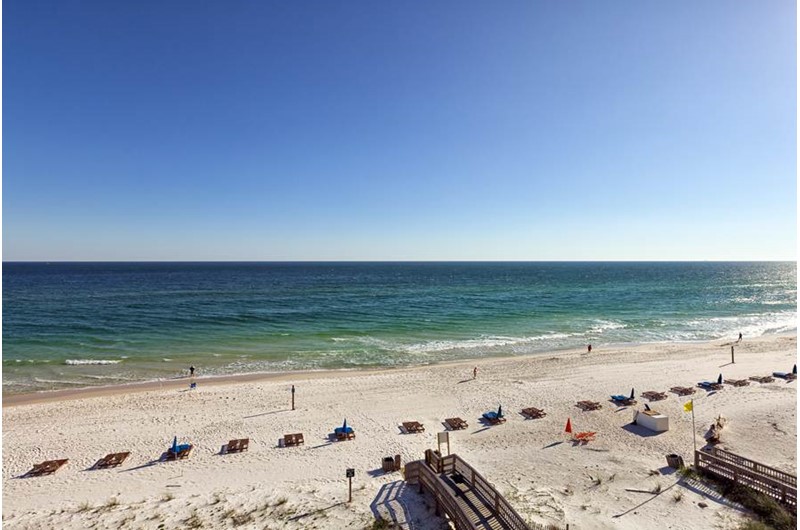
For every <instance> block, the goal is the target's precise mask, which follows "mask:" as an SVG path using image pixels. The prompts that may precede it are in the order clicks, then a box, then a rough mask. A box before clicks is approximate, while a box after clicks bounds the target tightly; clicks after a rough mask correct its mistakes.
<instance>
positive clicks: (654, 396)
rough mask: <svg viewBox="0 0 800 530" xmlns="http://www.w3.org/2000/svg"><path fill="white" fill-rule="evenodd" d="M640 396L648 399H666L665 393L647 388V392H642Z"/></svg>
mask: <svg viewBox="0 0 800 530" xmlns="http://www.w3.org/2000/svg"><path fill="white" fill-rule="evenodd" d="M642 397H645V398H647V400H648V401H661V400H662V399H667V393H666V392H656V391H655V390H648V391H647V392H642Z"/></svg>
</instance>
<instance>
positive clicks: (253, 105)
mask: <svg viewBox="0 0 800 530" xmlns="http://www.w3.org/2000/svg"><path fill="white" fill-rule="evenodd" d="M3 15H4V16H3V73H4V76H3V77H4V81H5V83H4V85H3V114H4V115H3V259H4V260H72V259H76V260H340V259H341V260H359V259H365V260H428V259H442V260H449V259H453V260H473V259H475V260H484V259H485V260H493V259H498V260H553V259H554V260H562V259H563V260H572V259H577V260H617V259H618V260H627V259H641V260H650V259H666V260H694V259H697V260H702V259H721V260H726V259H732V260H737V259H792V260H793V259H795V256H796V238H797V229H796V208H797V205H796V197H797V194H796V165H795V159H796V55H795V50H796V45H795V38H796V14H795V5H794V2H791V1H788V0H785V1H784V0H782V1H776V0H769V1H759V2H753V1H751V0H747V1H734V0H720V1H712V0H709V1H704V2H695V1H677V2H664V1H660V0H652V1H642V0H630V1H614V2H597V1H596V0H586V1H572V2H549V1H548V2H545V1H513V2H503V3H500V4H498V3H491V2H484V1H437V2H372V1H348V2H329V1H316V2H315V1H301V2H287V1H279V2H270V1H226V2H223V1H217V2H196V1H191V2H189V1H187V2H179V1H171V2H160V1H159V2H156V1H137V2H107V1H97V2H91V1H83V2H63V1H55V0H50V1H41V0H10V1H6V2H4V3H3Z"/></svg>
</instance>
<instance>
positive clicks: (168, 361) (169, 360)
mask: <svg viewBox="0 0 800 530" xmlns="http://www.w3.org/2000/svg"><path fill="white" fill-rule="evenodd" d="M161 360H162V361H164V362H165V363H170V362H172V359H167V358H166V357H164V358H163V359H161Z"/></svg>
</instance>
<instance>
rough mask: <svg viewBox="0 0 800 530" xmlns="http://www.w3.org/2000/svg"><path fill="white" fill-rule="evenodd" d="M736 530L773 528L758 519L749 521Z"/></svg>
mask: <svg viewBox="0 0 800 530" xmlns="http://www.w3.org/2000/svg"><path fill="white" fill-rule="evenodd" d="M736 530H772V527H771V526H768V525H765V524H764V523H762V522H761V521H758V520H756V519H747V520H746V521H744V522H742V524H740V525H739V526H737V527H736Z"/></svg>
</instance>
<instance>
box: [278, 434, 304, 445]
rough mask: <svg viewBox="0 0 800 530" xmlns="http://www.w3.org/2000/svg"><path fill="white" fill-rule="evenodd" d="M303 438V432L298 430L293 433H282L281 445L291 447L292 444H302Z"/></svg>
mask: <svg viewBox="0 0 800 530" xmlns="http://www.w3.org/2000/svg"><path fill="white" fill-rule="evenodd" d="M304 443H305V440H304V439H303V433H301V432H298V433H295V434H284V435H283V446H284V447H292V446H294V445H303V444H304Z"/></svg>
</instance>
